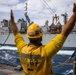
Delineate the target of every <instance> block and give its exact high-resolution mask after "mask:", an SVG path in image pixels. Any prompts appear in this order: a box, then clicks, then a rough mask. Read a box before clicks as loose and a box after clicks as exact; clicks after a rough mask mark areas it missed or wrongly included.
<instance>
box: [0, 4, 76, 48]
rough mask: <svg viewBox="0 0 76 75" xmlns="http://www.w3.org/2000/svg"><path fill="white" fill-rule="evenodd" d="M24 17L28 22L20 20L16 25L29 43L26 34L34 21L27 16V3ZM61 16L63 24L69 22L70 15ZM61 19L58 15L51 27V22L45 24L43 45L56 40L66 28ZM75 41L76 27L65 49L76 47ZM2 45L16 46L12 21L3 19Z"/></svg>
mask: <svg viewBox="0 0 76 75" xmlns="http://www.w3.org/2000/svg"><path fill="white" fill-rule="evenodd" d="M24 16H25V18H26V20H24V19H23V18H22V19H18V21H17V23H16V25H17V27H18V29H19V31H20V33H21V34H22V36H23V37H24V39H25V40H26V42H27V43H28V42H29V40H28V39H27V38H26V36H25V34H26V31H27V28H28V26H29V25H30V24H32V23H34V21H31V20H30V18H29V16H28V14H27V3H26V6H25V13H24ZM61 16H63V19H64V20H63V22H64V25H65V24H66V22H67V16H68V14H67V13H64V14H61ZM59 19H60V17H59V16H58V15H57V14H55V15H54V16H53V17H52V23H51V24H50V25H48V23H49V21H48V20H46V22H45V24H44V25H43V26H41V30H42V31H43V32H44V36H43V41H42V43H43V44H46V43H48V42H49V41H50V40H51V39H52V38H54V37H55V36H56V35H57V34H59V33H60V32H61V31H62V28H63V27H64V25H61V23H60V21H59ZM46 38H48V39H47V40H46V42H44V40H45V39H46ZM75 40H76V25H75V27H74V29H73V30H72V32H71V33H70V35H69V36H68V38H67V40H66V42H65V43H64V46H63V47H76V42H75ZM0 44H1V45H15V43H14V36H13V32H12V28H11V23H10V21H8V20H6V19H3V21H1V22H0Z"/></svg>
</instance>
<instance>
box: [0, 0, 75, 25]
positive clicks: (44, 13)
mask: <svg viewBox="0 0 76 75" xmlns="http://www.w3.org/2000/svg"><path fill="white" fill-rule="evenodd" d="M74 2H76V0H57V1H56V0H25V1H23V0H1V1H0V17H1V19H2V17H3V18H4V16H5V17H7V16H8V17H9V15H4V14H9V12H10V9H13V11H14V14H15V18H16V20H17V19H19V18H21V17H24V13H25V12H24V10H25V8H24V7H25V3H27V4H28V5H27V7H28V10H27V12H28V15H29V17H30V19H31V20H33V21H35V22H37V23H38V22H39V23H41V24H44V23H45V22H44V21H45V20H49V21H52V16H54V15H55V14H58V15H59V16H60V19H61V18H62V16H61V14H64V13H65V12H67V13H68V18H69V17H70V16H71V15H72V8H73V3H74ZM47 4H48V5H47ZM2 13H3V14H2ZM18 14H20V15H19V16H18ZM21 14H22V15H21ZM1 19H0V20H1ZM42 21H43V22H42ZM61 22H62V21H61Z"/></svg>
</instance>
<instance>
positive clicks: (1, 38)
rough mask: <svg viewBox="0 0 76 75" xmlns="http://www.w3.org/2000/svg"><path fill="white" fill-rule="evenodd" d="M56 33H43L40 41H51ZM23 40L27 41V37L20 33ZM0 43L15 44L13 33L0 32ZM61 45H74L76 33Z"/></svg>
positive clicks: (75, 43) (75, 45) (75, 44)
mask: <svg viewBox="0 0 76 75" xmlns="http://www.w3.org/2000/svg"><path fill="white" fill-rule="evenodd" d="M56 35H57V34H45V35H43V41H42V43H43V44H46V43H48V42H49V41H51V40H52V39H53V38H54V37H55V36H56ZM22 36H23V38H24V40H25V41H26V42H27V43H29V40H28V38H27V37H26V35H25V34H22ZM0 44H4V45H15V42H14V35H13V33H10V35H9V34H1V35H0ZM63 47H76V34H70V35H69V36H68V37H67V39H66V41H65V43H64V45H63Z"/></svg>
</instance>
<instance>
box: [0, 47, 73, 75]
mask: <svg viewBox="0 0 76 75" xmlns="http://www.w3.org/2000/svg"><path fill="white" fill-rule="evenodd" d="M73 52H74V50H60V51H59V52H58V53H57V54H56V55H55V56H54V58H53V59H52V64H53V70H54V73H56V74H58V75H72V72H73V59H72V60H71V61H70V62H68V63H66V64H64V63H65V62H66V60H67V59H68V58H69V56H70V55H71V54H72V53H73ZM0 63H3V64H7V65H10V66H17V65H21V64H20V59H19V54H18V51H17V48H16V47H12V46H1V47H0Z"/></svg>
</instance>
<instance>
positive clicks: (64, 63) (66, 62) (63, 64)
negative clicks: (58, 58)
mask: <svg viewBox="0 0 76 75" xmlns="http://www.w3.org/2000/svg"><path fill="white" fill-rule="evenodd" d="M68 63H69V61H68V59H67V60H66V61H65V62H63V63H61V64H59V65H56V66H53V68H57V67H61V66H65V65H67V64H68ZM69 64H71V63H69Z"/></svg>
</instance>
